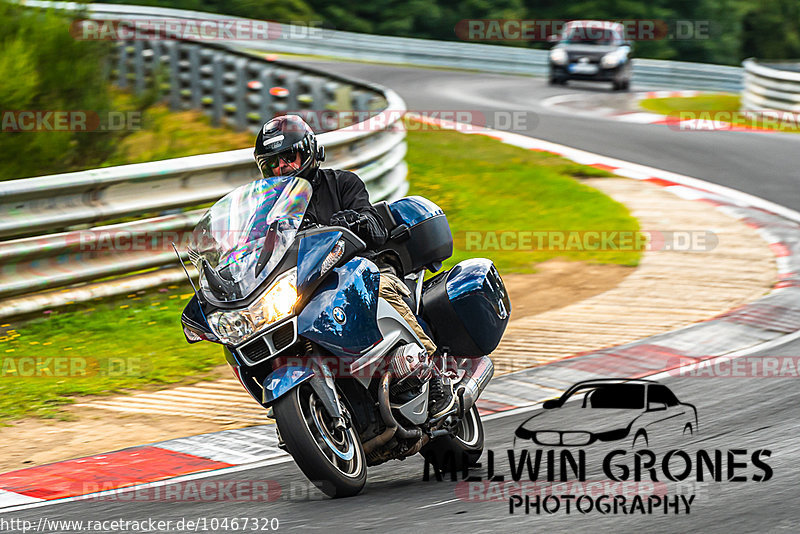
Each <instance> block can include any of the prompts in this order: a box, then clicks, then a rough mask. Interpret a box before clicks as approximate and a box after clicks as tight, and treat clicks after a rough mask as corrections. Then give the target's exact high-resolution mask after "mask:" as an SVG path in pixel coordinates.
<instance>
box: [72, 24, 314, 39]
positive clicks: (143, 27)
mask: <svg viewBox="0 0 800 534" xmlns="http://www.w3.org/2000/svg"><path fill="white" fill-rule="evenodd" d="M70 34H71V35H72V37H73V38H75V39H76V40H79V41H119V40H125V41H183V40H192V41H264V40H269V39H280V38H282V39H306V40H321V39H322V38H323V35H322V21H321V20H316V21H293V22H292V23H291V24H285V25H282V24H278V23H276V22H270V21H265V20H248V19H114V20H105V19H80V20H76V21H74V22H73V23H72V25H71V26H70Z"/></svg>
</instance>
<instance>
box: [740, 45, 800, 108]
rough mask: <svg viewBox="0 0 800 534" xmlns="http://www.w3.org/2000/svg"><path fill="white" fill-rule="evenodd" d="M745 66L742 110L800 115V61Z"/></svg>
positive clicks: (745, 62)
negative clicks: (774, 111)
mask: <svg viewBox="0 0 800 534" xmlns="http://www.w3.org/2000/svg"><path fill="white" fill-rule="evenodd" d="M743 65H744V72H745V76H744V90H743V91H742V110H745V111H762V110H777V111H788V112H791V113H800V61H794V62H788V61H787V62H768V63H764V62H757V61H756V60H755V59H752V58H751V59H747V60H745V61H744V63H743Z"/></svg>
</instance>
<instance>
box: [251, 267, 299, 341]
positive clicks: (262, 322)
mask: <svg viewBox="0 0 800 534" xmlns="http://www.w3.org/2000/svg"><path fill="white" fill-rule="evenodd" d="M296 302H297V268H294V269H292V270H291V271H287V272H285V273H284V274H282V275H281V276H280V277H279V278H278V279H277V280H275V281H274V282H273V283H272V285H271V286H269V289H267V290H266V291H265V292H264V296H263V297H261V298H260V299H258V300H257V301H256V302H254V303H253V304H252V305H251V306H250V309H251V310H252V313H253V318H254V319H255V322H256V324H257V325H258V326H259V327H261V326H266V325H269V324H272V323H274V322H277V321H279V320H280V319H283V318H284V317H288V316H289V315H291V314H292V311H293V310H294V305H295V303H296Z"/></svg>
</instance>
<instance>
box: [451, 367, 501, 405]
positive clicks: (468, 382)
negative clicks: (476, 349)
mask: <svg viewBox="0 0 800 534" xmlns="http://www.w3.org/2000/svg"><path fill="white" fill-rule="evenodd" d="M470 361H471V362H473V365H472V369H470V370H467V374H466V375H464V378H462V379H461V380H460V381H459V382H458V383H457V384H456V385H455V387H454V388H453V391H456V392H458V393H460V396H461V397H462V398H463V399H464V405H463V407H462V413H466V412H467V411H469V410H470V409H471V408H472V406H474V405H475V402H476V401H477V400H478V397H480V395H481V392H482V391H483V390H484V389H485V388H486V386H487V385H488V384H489V380H491V379H492V375H494V364H493V363H492V360H491V359H490V358H489V357H488V356H483V357H481V358H479V359H478V358H476V359H471V360H470Z"/></svg>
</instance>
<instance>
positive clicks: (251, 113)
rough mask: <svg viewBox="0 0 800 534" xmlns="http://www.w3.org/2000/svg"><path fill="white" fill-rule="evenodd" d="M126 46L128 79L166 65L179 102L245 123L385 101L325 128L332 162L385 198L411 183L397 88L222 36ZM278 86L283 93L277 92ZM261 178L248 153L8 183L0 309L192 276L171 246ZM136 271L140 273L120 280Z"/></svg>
mask: <svg viewBox="0 0 800 534" xmlns="http://www.w3.org/2000/svg"><path fill="white" fill-rule="evenodd" d="M62 7H64V6H62ZM66 7H68V8H72V7H74V6H66ZM117 50H118V55H117V58H116V61H115V64H116V67H115V68H114V69H113V71H112V74H113V75H114V76H115V78H116V80H117V81H118V82H120V83H121V84H123V85H130V86H132V87H133V88H135V89H138V90H140V91H141V90H144V89H145V88H146V87H148V85H149V84H151V83H153V82H154V81H155V80H156V79H157V77H156V76H155V75H156V73H157V72H158V70H159V66H160V65H163V66H164V69H165V71H166V73H167V75H168V78H167V82H166V83H164V85H163V86H161V89H163V90H165V96H166V97H167V98H168V99H169V101H170V103H171V104H172V105H173V107H177V108H180V109H186V108H190V107H195V106H197V107H198V108H200V109H203V110H204V111H206V112H207V113H209V114H210V115H211V116H212V118H214V119H216V120H218V121H220V122H223V123H227V124H230V125H233V126H238V127H240V128H249V129H256V130H257V128H258V127H259V126H260V125H261V124H262V123H263V121H265V120H267V119H269V118H271V117H272V116H274V115H276V114H279V113H282V112H286V111H292V112H294V111H297V112H300V114H303V111H312V110H313V111H317V110H326V109H328V110H329V109H337V108H341V109H346V110H349V109H355V110H368V109H370V108H374V107H375V106H376V105H379V106H380V109H379V110H372V111H371V112H370V113H369V114H370V115H372V116H371V118H369V119H367V120H366V121H363V122H360V123H357V124H353V125H351V126H349V127H346V128H341V129H338V130H334V131H329V132H325V133H321V134H320V135H319V136H318V138H319V141H320V143H322V144H323V145H324V146H325V148H326V156H327V159H326V161H325V166H326V167H335V168H342V169H349V170H352V171H354V172H356V173H357V174H358V175H359V176H360V177H361V179H362V180H364V182H365V184H366V185H367V189H368V191H369V192H370V197H371V199H372V200H373V202H374V201H378V200H382V199H394V198H399V197H401V196H403V195H405V193H406V191H407V190H408V184H407V182H406V175H407V167H406V164H405V161H404V158H405V153H406V144H405V131H404V129H403V128H402V124H401V123H400V122H399V121H400V117H401V116H402V114H403V112H404V111H405V110H406V107H405V103H404V102H403V100H402V99H401V98H400V97H399V96H398V95H397V94H396V93H394V92H393V91H391V90H388V89H384V88H382V87H379V86H376V85H372V84H367V83H362V82H356V81H351V80H348V79H346V78H343V77H340V76H336V75H334V74H329V73H326V72H323V71H320V70H317V69H312V68H299V67H296V66H293V65H290V64H288V63H285V62H280V61H266V60H264V59H261V58H257V57H253V56H251V55H246V54H244V53H242V52H237V51H235V50H228V49H226V48H225V47H224V46H221V45H218V44H206V43H196V42H185V41H169V42H168V41H148V40H143V41H133V42H122V43H118V47H117ZM253 81H256V82H259V83H251V82H253ZM162 82H163V80H162ZM276 84H280V88H281V89H282V91H280V94H278V95H274V94H271V93H270V92H269V89H270V88H272V87H276ZM240 91H243V94H242V93H240ZM295 106H296V107H295ZM258 176H259V175H258V171H257V169H256V167H255V163H254V160H253V155H252V149H242V150H234V151H230V152H221V153H217V154H205V155H200V156H191V157H185V158H177V159H171V160H164V161H156V162H150V163H141V164H135V165H125V166H120V167H109V168H101V169H93V170H89V171H82V172H75V173H67V174H58V175H51V176H42V177H36V178H27V179H21V180H12V181H6V182H0V317H7V316H11V315H20V314H24V313H30V312H34V311H40V310H42V309H44V308H46V307H49V306H56V305H60V304H64V303H69V302H72V301H79V300H87V299H91V298H94V297H98V296H108V295H113V294H118V293H124V292H129V291H135V290H138V289H141V288H144V287H149V286H154V285H160V284H163V283H168V282H174V281H178V280H180V279H181V278H183V277H184V274H183V272H182V270H181V268H180V267H178V266H177V264H176V258H175V255H174V252H173V251H172V248H171V246H170V243H171V242H172V241H174V242H176V243H177V244H179V245H180V244H182V243H184V244H185V240H186V238H187V237H188V235H189V233H190V232H191V229H192V228H193V227H194V225H195V224H196V223H197V221H198V220H199V219H200V217H201V216H202V214H203V212H204V209H196V208H198V207H200V206H203V205H208V204H210V203H212V202H214V201H216V200H218V199H219V198H221V197H222V196H224V195H225V194H227V193H228V192H230V191H231V190H232V189H234V188H235V187H237V186H239V185H242V184H245V183H248V182H250V181H252V180H254V179H256V178H258ZM183 248H184V249H185V247H183ZM170 265H172V266H173V267H172V268H170V267H169V266H170ZM142 271H148V272H145V273H141V272H142ZM131 273H140V274H136V275H134V276H126V277H125V278H119V277H121V276H125V275H130V274H131ZM106 279H108V280H106ZM100 280H106V281H104V282H102V283H96V284H92V285H91V286H84V287H68V286H73V285H74V284H76V283H80V282H89V281H92V282H96V281H100Z"/></svg>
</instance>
